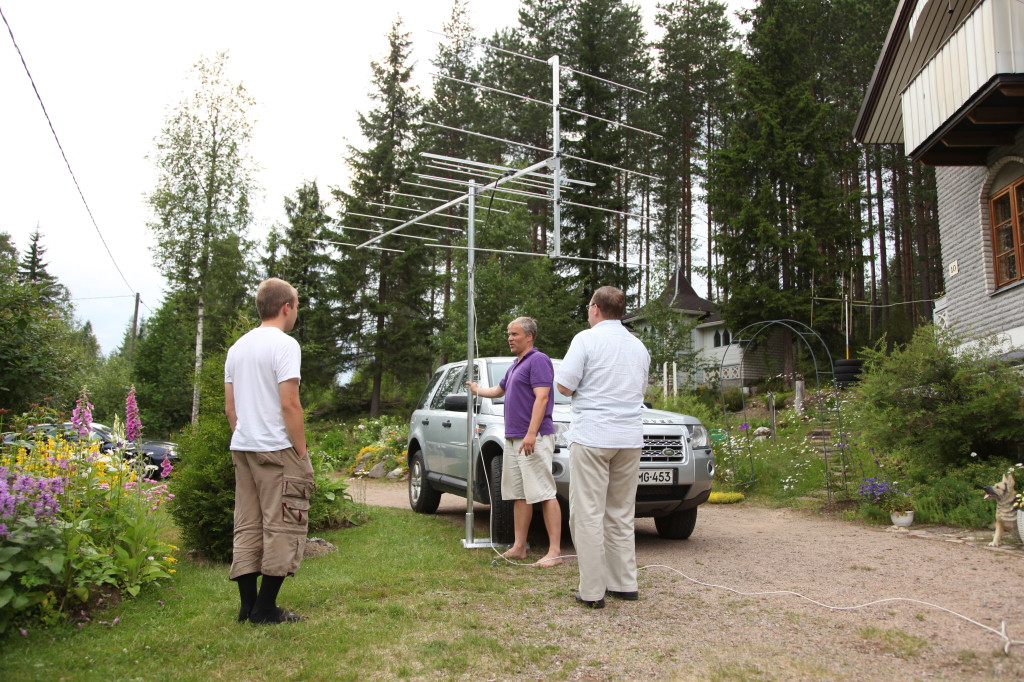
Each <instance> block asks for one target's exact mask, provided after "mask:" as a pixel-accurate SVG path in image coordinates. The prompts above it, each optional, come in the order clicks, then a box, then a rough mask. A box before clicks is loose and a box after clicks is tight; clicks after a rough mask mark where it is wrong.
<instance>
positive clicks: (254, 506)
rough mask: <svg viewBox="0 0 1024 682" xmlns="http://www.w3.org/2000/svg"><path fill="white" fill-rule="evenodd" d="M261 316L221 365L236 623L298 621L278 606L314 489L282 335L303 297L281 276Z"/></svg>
mask: <svg viewBox="0 0 1024 682" xmlns="http://www.w3.org/2000/svg"><path fill="white" fill-rule="evenodd" d="M256 310H257V312H258V313H259V315H260V320H261V324H260V326H259V327H257V328H255V329H252V330H250V331H249V332H248V333H247V334H246V335H245V336H243V337H242V338H240V339H239V340H238V341H236V342H235V343H234V345H232V346H231V348H230V349H229V350H228V355H227V360H226V361H225V362H224V409H225V412H226V413H227V416H228V422H229V423H230V424H231V432H232V434H231V461H232V462H233V463H234V465H235V523H234V545H233V554H232V561H231V574H230V577H231V579H232V580H234V581H235V582H237V583H238V593H239V596H240V598H241V602H242V604H241V609H240V610H239V612H238V620H239V622H243V621H250V622H253V623H290V622H295V621H298V620H301V617H300V616H298V615H297V614H294V613H291V612H289V611H287V610H285V609H282V608H280V607H278V606H277V594H278V592H279V591H280V589H281V584H282V583H283V582H284V579H285V577H286V576H290V575H294V574H295V571H297V570H298V568H299V563H300V562H301V561H302V554H303V552H304V550H305V546H306V531H307V527H308V522H309V495H310V492H311V491H312V488H313V467H312V466H311V465H310V462H309V456H308V453H307V452H306V433H305V425H304V420H303V415H302V404H301V403H300V402H299V378H300V373H299V366H300V364H301V361H302V353H301V351H300V349H299V344H298V342H297V341H296V340H295V339H293V338H292V337H290V336H288V335H287V334H286V333H285V332H289V331H291V330H292V329H293V328H294V327H295V320H296V319H297V318H298V314H299V296H298V292H296V291H295V288H294V287H293V286H292V285H290V284H288V282H285V281H284V280H281V279H277V278H276V277H274V278H271V279H268V280H265V281H263V282H262V283H261V284H260V286H259V288H258V289H257V290H256ZM261 575H262V576H263V580H262V582H261V583H259V584H257V578H258V577H259V576H261Z"/></svg>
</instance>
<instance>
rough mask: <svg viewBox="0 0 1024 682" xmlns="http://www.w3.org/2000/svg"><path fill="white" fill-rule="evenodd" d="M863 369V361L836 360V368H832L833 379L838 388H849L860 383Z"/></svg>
mask: <svg viewBox="0 0 1024 682" xmlns="http://www.w3.org/2000/svg"><path fill="white" fill-rule="evenodd" d="M862 369H863V361H862V360H856V359H850V360H836V362H835V366H834V367H833V368H832V378H833V379H835V381H836V386H838V387H839V388H847V387H849V386H852V385H853V384H855V383H857V382H858V381H860V373H861V370H862Z"/></svg>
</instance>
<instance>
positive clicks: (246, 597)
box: [235, 573, 259, 623]
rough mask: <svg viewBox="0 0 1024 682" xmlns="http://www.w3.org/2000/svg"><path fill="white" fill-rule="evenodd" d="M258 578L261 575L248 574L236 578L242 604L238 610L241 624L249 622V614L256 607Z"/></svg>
mask: <svg viewBox="0 0 1024 682" xmlns="http://www.w3.org/2000/svg"><path fill="white" fill-rule="evenodd" d="M258 577H259V573H246V574H245V575H240V576H238V577H237V578H235V582H236V583H238V596H239V598H240V599H241V602H242V605H241V607H240V608H239V609H238V622H239V623H241V622H244V621H247V620H249V613H250V612H251V611H252V607H253V606H255V605H256V593H257V590H256V578H258Z"/></svg>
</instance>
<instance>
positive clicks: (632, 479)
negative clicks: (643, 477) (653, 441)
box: [569, 443, 641, 601]
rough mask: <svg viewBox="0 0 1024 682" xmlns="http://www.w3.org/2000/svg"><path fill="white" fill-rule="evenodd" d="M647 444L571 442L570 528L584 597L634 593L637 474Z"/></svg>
mask: <svg viewBox="0 0 1024 682" xmlns="http://www.w3.org/2000/svg"><path fill="white" fill-rule="evenodd" d="M640 450H641V448H593V447H587V446H585V445H579V444H578V443H573V444H572V445H571V446H570V447H569V457H570V462H571V466H572V469H571V477H570V480H569V529H570V531H571V532H572V544H573V545H574V546H575V547H576V556H577V561H578V563H579V567H580V587H579V591H580V598H582V599H586V600H587V601H596V600H598V599H601V598H602V597H604V593H605V591H606V590H613V591H615V592H634V591H636V589H637V581H636V539H635V535H634V527H633V517H634V514H635V511H636V486H637V475H638V472H639V470H640Z"/></svg>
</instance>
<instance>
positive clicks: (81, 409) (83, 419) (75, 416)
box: [71, 391, 92, 438]
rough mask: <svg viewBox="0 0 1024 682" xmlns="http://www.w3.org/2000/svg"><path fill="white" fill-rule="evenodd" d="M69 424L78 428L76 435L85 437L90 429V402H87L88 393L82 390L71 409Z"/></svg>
mask: <svg viewBox="0 0 1024 682" xmlns="http://www.w3.org/2000/svg"><path fill="white" fill-rule="evenodd" d="M71 424H72V425H73V426H74V427H75V429H77V430H78V435H79V436H81V437H82V438H85V437H86V436H88V435H89V431H90V430H91V429H92V403H90V402H89V394H88V392H86V391H82V394H81V395H79V396H78V401H77V402H76V403H75V409H73V410H71Z"/></svg>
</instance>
